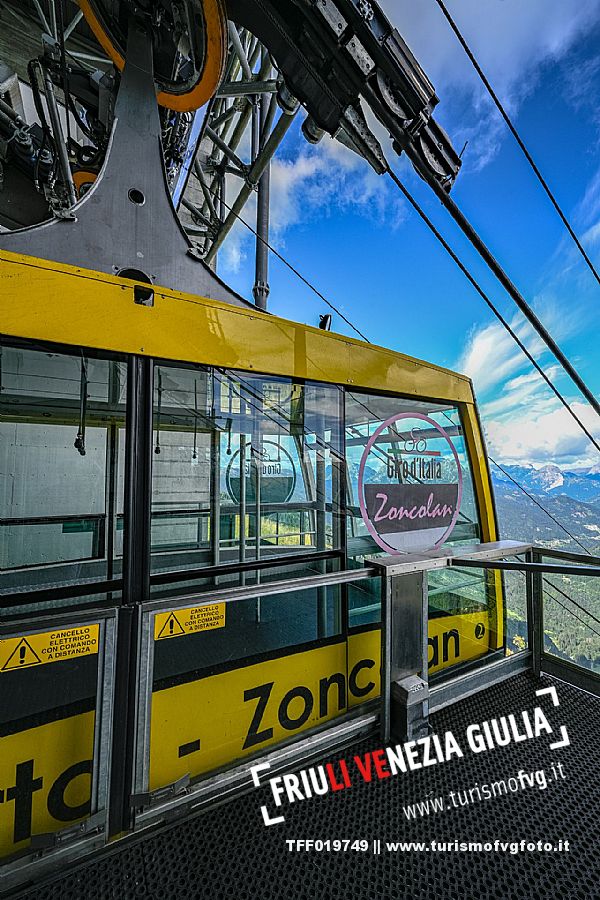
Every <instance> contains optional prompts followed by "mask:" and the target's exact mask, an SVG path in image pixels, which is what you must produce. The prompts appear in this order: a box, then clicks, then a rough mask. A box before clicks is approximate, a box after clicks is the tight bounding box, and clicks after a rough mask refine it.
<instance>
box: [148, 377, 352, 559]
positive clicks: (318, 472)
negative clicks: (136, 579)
mask: <svg viewBox="0 0 600 900" xmlns="http://www.w3.org/2000/svg"><path fill="white" fill-rule="evenodd" d="M341 431H342V414H341V391H340V389H339V388H337V387H335V386H331V385H321V384H311V383H301V382H297V381H293V380H292V379H287V378H280V377H277V376H265V375H254V374H252V375H250V374H247V373H239V372H226V371H223V370H218V369H208V368H204V367H199V366H196V367H189V368H182V367H178V368H176V367H173V366H167V365H159V366H156V369H155V378H154V435H153V443H154V452H153V479H152V484H153V487H152V552H153V557H152V567H153V571H155V572H156V571H163V572H164V571H170V570H181V569H187V568H190V569H200V568H201V567H203V566H222V565H232V564H239V563H247V562H248V561H252V560H258V559H264V558H267V557H271V558H273V557H278V556H285V555H287V554H298V553H301V554H306V555H308V554H310V553H314V552H318V551H321V552H323V551H332V550H338V549H340V548H341V546H342V538H343V533H342V520H341V493H342V487H341V486H342V484H343V474H342V473H343V455H342V452H341V446H342V434H341Z"/></svg>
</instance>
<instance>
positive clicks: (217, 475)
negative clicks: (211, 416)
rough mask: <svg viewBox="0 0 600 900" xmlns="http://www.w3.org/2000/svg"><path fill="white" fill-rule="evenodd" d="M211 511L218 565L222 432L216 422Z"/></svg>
mask: <svg viewBox="0 0 600 900" xmlns="http://www.w3.org/2000/svg"><path fill="white" fill-rule="evenodd" d="M210 512H211V523H210V552H211V561H212V565H213V566H217V565H218V564H219V556H220V548H221V432H220V431H219V429H218V428H217V426H216V424H214V425H213V430H212V432H211V435H210Z"/></svg>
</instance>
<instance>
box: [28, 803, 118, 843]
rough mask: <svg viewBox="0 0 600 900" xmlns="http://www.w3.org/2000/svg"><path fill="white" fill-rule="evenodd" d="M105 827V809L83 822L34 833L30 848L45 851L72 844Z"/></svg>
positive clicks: (100, 831)
mask: <svg viewBox="0 0 600 900" xmlns="http://www.w3.org/2000/svg"><path fill="white" fill-rule="evenodd" d="M105 828H106V810H103V811H102V812H98V813H95V814H94V815H93V816H90V817H89V818H88V819H85V820H84V821H83V822H78V823H77V824H76V825H70V826H69V827H68V828H63V829H62V830H61V831H53V832H48V833H46V834H34V835H32V836H31V845H30V847H31V850H32V851H33V852H34V853H45V852H46V851H48V850H54V849H55V848H56V847H61V846H62V845H63V844H72V843H74V842H75V841H77V840H80V839H81V838H82V837H83V836H84V835H89V834H101V833H102V832H103V831H104V829H105Z"/></svg>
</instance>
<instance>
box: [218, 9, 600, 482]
mask: <svg viewBox="0 0 600 900" xmlns="http://www.w3.org/2000/svg"><path fill="white" fill-rule="evenodd" d="M383 5H384V6H385V9H386V12H387V14H388V16H389V18H390V19H391V20H392V22H393V23H394V24H395V25H396V27H397V28H398V29H399V30H400V32H401V33H402V35H403V36H404V37H405V39H406V40H407V42H408V43H409V45H410V46H411V47H412V49H413V50H414V52H415V54H416V55H417V58H418V59H419V61H420V62H421V64H422V65H423V67H424V68H425V71H426V72H427V73H428V75H429V76H430V78H431V79H432V81H433V83H434V85H435V87H436V91H437V94H438V96H439V98H440V104H439V106H438V107H437V111H436V117H437V118H438V120H439V121H440V122H441V123H442V124H443V126H444V127H445V128H446V130H447V131H448V133H449V134H450V136H451V138H452V140H453V143H454V145H455V147H457V149H459V150H460V148H461V147H462V145H463V143H464V142H465V140H468V141H469V143H468V146H467V149H466V152H465V156H464V165H463V169H462V171H461V173H460V174H459V177H458V180H457V182H456V185H455V187H454V189H453V196H454V198H455V200H456V201H457V203H458V204H459V205H460V206H461V208H462V209H463V210H464V211H465V212H466V214H467V216H468V217H469V218H470V219H471V221H472V222H473V224H474V225H475V226H476V228H477V229H478V230H479V232H480V234H481V235H482V236H483V238H484V239H485V240H486V242H487V243H488V245H489V246H490V248H491V249H492V251H493V252H494V253H495V254H496V256H497V257H498V259H499V260H500V261H501V262H502V263H503V264H504V265H505V267H506V269H507V271H508V273H509V275H510V276H511V277H512V279H513V281H514V282H515V283H516V284H517V286H518V287H519V288H520V290H521V291H522V293H523V294H524V296H525V297H526V298H527V300H528V301H529V302H530V303H531V304H532V305H533V306H534V308H535V309H536V312H537V313H538V315H539V316H540V318H542V320H543V321H544V323H545V324H546V325H547V327H548V328H549V329H550V331H551V332H552V333H553V335H554V336H555V338H556V339H557V340H558V342H559V344H560V346H561V347H562V348H563V349H564V350H565V351H566V352H567V353H568V354H569V355H570V357H571V358H572V360H573V361H574V362H575V364H576V366H577V368H578V369H579V371H580V373H581V374H582V376H583V377H584V378H585V380H586V381H587V383H588V385H589V386H590V387H591V388H592V389H593V390H594V392H595V393H597V394H600V367H599V366H598V362H599V361H600V341H599V336H600V286H599V285H598V284H597V283H596V282H595V280H594V279H593V277H592V275H591V273H590V272H589V270H587V268H586V266H585V263H584V262H583V260H582V259H581V258H580V257H579V255H578V254H577V251H576V250H575V248H574V247H573V246H572V244H571V242H570V239H569V238H568V236H567V235H566V232H565V231H564V229H563V227H562V225H561V223H560V221H559V219H558V217H557V216H556V214H555V212H554V210H553V209H552V207H551V206H550V203H549V201H548V199H547V198H546V196H545V194H544V193H543V191H542V189H541V187H540V186H539V184H538V183H537V181H536V180H535V177H534V175H533V173H532V172H531V170H530V169H529V167H528V165H527V163H526V161H525V160H524V158H523V157H522V155H521V154H520V151H519V150H518V148H517V147H516V144H515V142H514V140H513V139H512V137H511V135H510V134H509V133H508V131H507V129H506V126H505V125H504V123H503V122H502V121H501V120H500V118H499V116H498V114H497V112H496V111H495V110H494V109H493V108H492V106H491V103H490V101H489V98H488V97H487V95H486V94H485V91H484V89H483V86H482V85H481V83H480V82H479V80H478V78H477V76H476V74H475V72H474V71H473V69H472V68H471V67H470V64H469V63H468V60H467V59H466V57H465V56H464V52H463V51H462V49H461V48H460V46H459V45H458V43H457V41H456V38H455V37H454V35H453V34H452V32H451V31H450V29H449V27H448V25H447V23H446V22H445V20H444V19H443V17H442V14H441V12H440V11H439V9H438V8H437V5H436V4H435V2H434V0H419V2H417V3H414V2H410V0H387V2H385V3H384V4H383ZM448 7H449V9H450V11H451V13H452V14H453V16H454V17H455V19H456V21H457V22H458V24H459V27H461V29H462V31H463V33H464V34H465V36H466V37H467V40H468V41H469V43H470V44H471V46H472V48H473V50H474V51H475V54H476V55H477V57H478V59H479V61H480V63H481V65H482V67H483V69H484V71H485V72H486V73H487V75H488V77H489V78H490V80H491V82H492V84H493V85H494V87H495V88H496V90H497V92H498V93H499V95H500V97H501V99H502V100H503V102H504V103H505V105H506V107H507V108H508V109H509V111H510V113H511V115H512V117H513V119H514V121H515V123H516V125H517V127H518V129H519V130H520V132H521V134H522V137H523V138H524V140H525V142H526V143H527V145H528V146H529V148H530V150H531V151H532V153H533V155H534V157H535V159H536V160H537V162H538V164H539V166H540V168H541V170H542V172H543V173H544V174H545V176H546V177H547V180H548V181H549V182H550V184H551V186H552V187H553V189H554V191H555V193H556V195H557V197H558V199H559V202H560V203H561V205H562V206H563V208H564V209H565V211H566V212H567V214H568V216H569V217H570V219H571V221H572V223H573V224H574V226H575V228H576V231H577V232H578V234H579V235H580V236H581V237H582V239H583V241H584V244H585V246H586V249H587V250H588V252H589V253H590V255H591V257H592V259H593V260H594V262H595V264H596V265H597V266H598V267H600V153H599V148H600V0H524V2H523V0H521V2H519V0H460V2H458V0H448ZM299 124H300V121H299V120H298V122H297V123H296V126H295V127H294V128H293V129H292V130H291V132H290V133H289V134H288V136H287V138H286V141H285V143H284V144H283V146H282V148H281V151H280V153H279V155H278V157H277V159H276V160H275V162H274V165H273V174H272V181H273V207H272V215H273V231H272V236H271V237H272V241H273V243H274V244H275V246H277V247H278V249H280V250H281V252H283V253H284V255H286V256H287V257H288V258H289V259H290V261H292V262H293V263H294V264H295V265H296V266H297V267H298V268H299V269H300V271H301V272H302V273H303V274H304V275H305V276H306V277H307V278H309V279H310V280H312V281H313V282H314V284H315V285H316V286H317V287H318V288H319V290H321V291H322V292H323V294H325V296H326V297H328V298H329V299H330V300H331V302H332V303H334V304H335V305H336V306H338V307H339V308H340V309H342V310H343V312H344V313H345V315H347V316H348V318H349V319H351V320H352V321H353V322H354V323H355V324H356V325H357V326H358V327H359V328H360V329H361V330H362V331H363V332H364V333H365V334H366V335H367V337H368V338H369V339H370V340H371V341H373V342H375V343H378V344H382V345H384V346H387V347H391V348H392V349H395V350H399V351H402V352H404V353H408V354H410V355H413V356H417V357H422V358H424V359H427V360H429V361H431V362H435V363H438V364H440V365H444V366H448V367H450V368H455V369H458V370H459V371H463V372H466V373H467V374H469V375H470V376H471V377H472V378H473V381H474V385H475V390H476V393H477V397H478V399H479V402H480V405H481V411H482V418H483V422H484V427H485V430H486V434H487V439H488V443H489V448H490V451H491V452H492V454H495V455H496V458H498V459H501V460H503V461H505V462H519V463H532V464H535V465H542V464H545V463H547V462H549V461H553V462H557V463H558V464H559V465H562V466H565V467H567V468H573V467H584V466H589V465H594V464H596V463H598V462H600V460H599V459H598V453H597V451H596V450H595V449H594V448H593V447H592V446H591V445H590V444H589V442H588V441H587V439H586V438H585V436H583V435H581V433H580V432H579V431H578V429H577V427H576V425H575V423H574V422H573V421H572V419H571V418H570V417H569V416H568V414H567V413H566V411H565V410H563V409H561V408H560V407H559V404H558V402H557V401H556V400H555V399H554V398H553V396H552V395H551V393H550V391H549V389H548V388H547V387H546V386H545V385H544V383H543V382H542V381H541V379H540V378H539V376H538V375H537V374H536V373H535V372H533V370H532V369H531V366H530V365H529V363H528V362H527V360H526V359H525V358H524V357H523V355H522V354H521V351H520V350H519V349H518V348H517V347H516V346H515V345H514V344H513V343H512V341H511V340H510V338H509V337H508V336H507V335H505V332H503V331H502V329H501V326H499V325H496V323H495V320H494V319H493V318H492V316H491V314H490V313H489V311H488V310H487V308H486V307H485V306H484V304H483V302H482V301H481V299H480V298H479V297H478V296H477V294H476V293H475V292H474V290H473V289H472V287H471V286H470V285H469V284H468V283H467V282H466V280H465V278H464V276H463V275H462V274H461V273H460V272H459V271H458V270H457V269H456V268H455V266H454V264H453V263H452V261H451V260H450V259H449V258H448V257H447V256H446V254H445V252H444V250H443V249H442V248H441V247H440V246H439V245H438V244H437V242H436V241H435V239H434V238H433V236H431V235H430V233H429V232H428V230H427V229H426V228H425V226H424V225H423V224H422V223H421V222H420V220H419V219H418V218H417V217H416V216H415V215H414V214H413V213H412V212H411V211H410V210H409V208H408V207H407V204H406V203H405V202H404V200H403V199H402V197H401V196H400V195H399V193H398V192H397V190H396V189H395V187H394V185H393V184H392V183H391V182H390V181H389V179H386V177H385V176H376V175H374V174H373V173H372V172H371V171H370V170H369V168H368V166H367V164H366V163H364V162H363V161H362V160H360V159H359V158H358V157H356V156H353V155H352V154H351V153H350V152H349V151H347V150H345V148H343V147H341V146H340V145H339V144H337V143H336V142H334V141H332V140H329V139H325V140H324V141H323V142H321V144H319V145H318V146H317V147H312V146H310V145H308V144H306V142H305V141H304V139H303V138H302V136H301V135H300V133H299ZM392 159H393V157H392ZM394 164H395V167H396V169H397V171H398V172H399V173H400V174H402V176H403V177H404V178H405V181H406V183H407V185H408V186H409V188H410V189H411V191H413V193H414V194H415V196H416V197H417V199H418V200H419V202H420V203H421V204H422V205H423V206H424V207H425V209H426V211H427V212H428V213H429V214H430V215H431V217H432V218H433V219H434V221H435V223H436V224H437V225H438V227H439V228H440V230H441V231H442V232H443V234H444V235H445V236H446V237H447V239H448V240H449V241H450V243H451V244H452V246H453V247H454V248H455V249H456V250H458V251H459V253H460V255H461V257H462V258H463V260H464V261H465V262H466V263H467V264H468V265H469V267H470V268H471V269H472V271H473V272H474V274H476V275H477V277H478V278H479V279H480V281H481V283H482V285H483V286H484V288H485V289H486V290H487V291H488V292H489V295H490V297H491V298H492V299H493V300H494V301H495V302H496V303H497V305H498V306H499V307H500V309H501V311H502V312H503V313H504V315H505V316H506V317H507V318H508V319H509V320H510V321H511V322H512V323H513V325H514V326H515V327H516V329H517V331H518V333H519V334H520V336H521V337H522V339H523V340H524V341H525V343H526V344H527V346H528V347H529V348H530V350H531V351H532V352H533V353H534V354H535V356H536V357H537V359H538V360H539V361H540V363H542V364H543V365H544V367H546V368H547V369H548V371H549V374H551V375H552V377H553V378H555V379H556V383H557V385H558V386H559V387H560V388H561V390H563V392H564V393H565V394H566V396H567V397H568V399H569V401H570V402H571V403H573V404H574V408H576V409H577V411H578V413H579V414H580V416H581V417H582V418H583V419H584V420H585V421H586V424H588V426H589V427H590V428H591V429H593V430H594V431H595V432H596V433H597V434H598V435H600V423H599V422H598V419H597V417H596V416H595V415H594V414H593V413H592V412H591V411H590V410H589V409H588V408H587V404H586V403H585V401H583V400H582V398H580V397H579V396H578V394H577V391H576V389H575V388H574V387H572V386H571V385H570V382H569V381H568V379H567V378H566V377H564V376H562V375H561V373H560V372H559V371H558V370H557V368H556V366H555V364H554V360H553V359H552V358H551V356H550V354H549V353H548V352H545V351H544V349H543V347H542V346H541V344H540V342H539V340H538V339H537V338H536V337H535V335H534V334H533V332H532V331H531V329H530V328H529V326H528V325H527V324H526V323H525V322H524V320H523V319H522V317H521V315H520V314H519V313H517V311H516V309H515V307H514V305H513V304H512V301H510V299H509V298H508V297H507V296H506V294H505V293H504V292H503V291H502V289H501V288H500V287H499V285H497V283H496V282H495V279H494V278H493V276H492V275H491V274H490V273H489V272H488V271H487V270H486V268H485V266H484V264H483V263H482V262H481V261H480V260H479V258H478V257H477V255H476V254H475V253H474V251H473V250H472V249H471V248H470V246H469V245H468V243H467V241H466V240H465V239H464V238H463V236H462V235H461V233H460V232H459V231H458V229H457V227H456V226H454V225H453V223H452V222H451V221H450V220H449V217H448V216H447V214H446V213H445V212H444V210H443V209H442V207H441V206H440V204H439V203H438V202H437V201H436V200H435V198H434V197H433V196H432V194H431V192H430V191H429V189H428V188H427V187H426V186H425V185H424V184H423V183H422V182H421V181H420V180H419V179H418V178H417V177H416V176H415V175H414V174H413V173H412V171H411V170H410V168H409V166H408V165H407V164H406V163H405V162H404V161H403V160H397V159H396V160H394ZM244 215H245V216H246V217H247V218H248V220H249V221H252V210H251V208H250V207H247V208H246V210H245V213H244ZM253 267H254V262H253V245H252V241H251V239H250V238H249V236H248V233H247V232H245V229H243V228H241V227H240V228H238V229H237V230H236V231H235V232H234V233H233V235H232V240H231V241H230V243H229V245H228V247H226V248H225V249H224V251H223V252H222V253H221V258H220V262H219V270H220V272H221V274H222V275H223V276H224V277H225V278H226V279H227V280H229V281H230V282H231V283H232V284H233V285H234V286H235V287H236V288H237V289H238V290H240V292H241V293H243V294H245V295H246V296H248V295H249V290H250V288H251V285H252V281H253V274H254V273H253ZM270 284H271V297H270V310H271V311H272V312H274V313H276V314H278V315H282V316H285V317H287V318H291V319H296V320H299V321H303V322H308V323H310V324H316V323H317V321H318V315H319V313H322V312H327V311H328V310H327V309H326V308H325V306H324V304H323V303H322V301H320V300H319V299H318V298H317V297H316V296H315V295H314V294H312V293H311V292H310V291H309V290H308V288H306V286H304V285H303V284H302V283H301V282H300V281H298V280H297V279H296V278H295V276H294V275H293V274H292V273H290V272H289V271H288V270H286V269H285V267H283V266H282V264H281V263H280V262H278V261H277V260H276V259H272V261H271V271H270ZM333 328H334V330H336V331H339V332H343V333H350V334H351V333H352V332H351V331H350V330H349V329H348V327H347V326H346V325H345V323H344V322H343V321H342V320H341V319H340V318H339V317H337V316H334V321H333Z"/></svg>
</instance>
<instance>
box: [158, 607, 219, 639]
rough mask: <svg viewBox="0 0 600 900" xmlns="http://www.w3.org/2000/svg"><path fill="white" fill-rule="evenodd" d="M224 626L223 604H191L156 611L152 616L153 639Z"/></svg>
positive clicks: (179, 635)
mask: <svg viewBox="0 0 600 900" xmlns="http://www.w3.org/2000/svg"><path fill="white" fill-rule="evenodd" d="M224 627H225V604H224V603H209V604H208V605H206V606H192V607H190V609H178V610H175V612H164V613H157V614H156V615H155V617H154V640H155V641H161V640H163V639H164V638H172V637H181V635H183V634H196V633H197V632H199V631H212V629H213V628H224Z"/></svg>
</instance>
